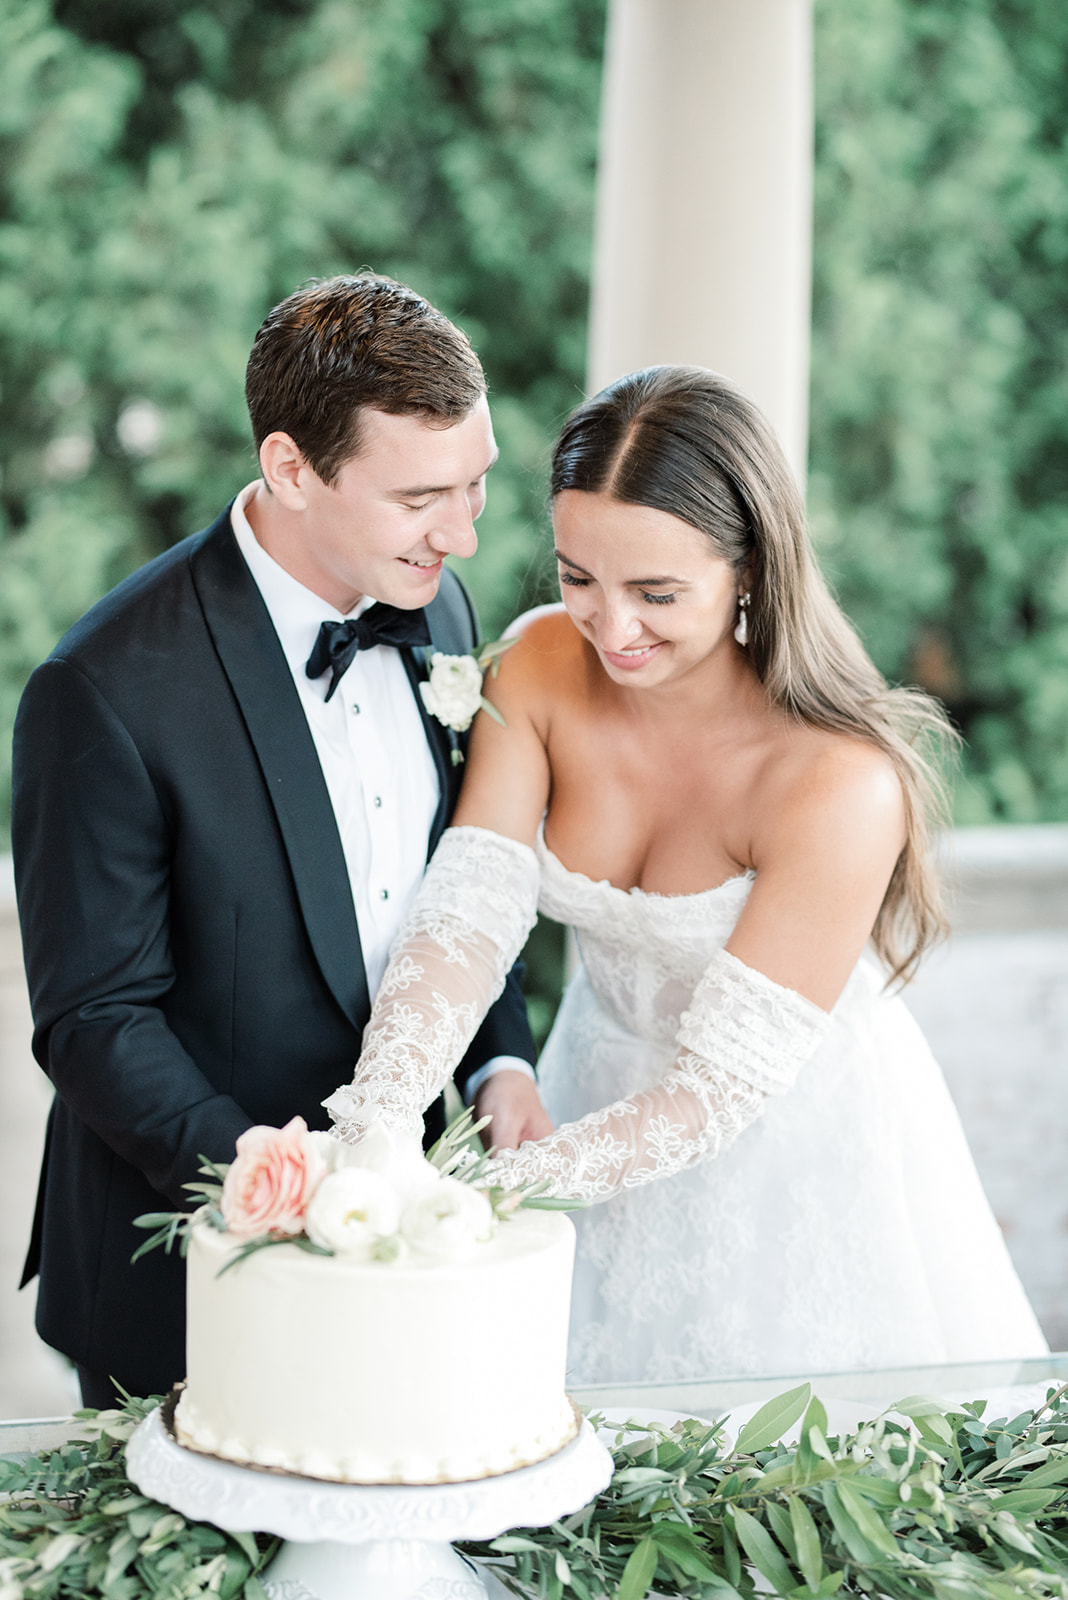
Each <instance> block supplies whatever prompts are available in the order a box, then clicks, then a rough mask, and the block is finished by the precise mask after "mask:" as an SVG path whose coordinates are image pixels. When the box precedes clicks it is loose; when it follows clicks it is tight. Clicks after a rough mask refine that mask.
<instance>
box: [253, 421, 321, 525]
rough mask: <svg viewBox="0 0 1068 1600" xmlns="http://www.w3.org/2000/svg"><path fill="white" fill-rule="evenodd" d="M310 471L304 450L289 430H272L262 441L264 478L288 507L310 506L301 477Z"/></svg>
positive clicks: (294, 509)
mask: <svg viewBox="0 0 1068 1600" xmlns="http://www.w3.org/2000/svg"><path fill="white" fill-rule="evenodd" d="M310 471H311V468H310V467H309V465H308V462H307V458H306V457H305V455H304V452H303V451H302V450H301V449H300V447H299V446H298V445H297V443H296V441H295V440H293V439H291V438H290V436H289V434H288V433H269V434H268V435H267V437H266V439H264V441H263V443H262V444H261V445H260V472H261V473H262V474H263V481H264V483H265V484H266V485H267V487H268V489H269V490H270V491H271V494H272V495H273V496H274V498H275V499H276V500H277V501H278V503H279V505H281V506H284V507H285V509H286V510H287V511H306V510H307V506H308V497H307V495H306V494H305V492H304V485H303V481H302V479H303V477H304V475H305V474H307V473H308V472H310Z"/></svg>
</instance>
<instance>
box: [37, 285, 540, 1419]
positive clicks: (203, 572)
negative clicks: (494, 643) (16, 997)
mask: <svg viewBox="0 0 1068 1600" xmlns="http://www.w3.org/2000/svg"><path fill="white" fill-rule="evenodd" d="M246 393H247V398H248V405H249V413H250V417H251V421H252V429H253V434H254V436H255V441H256V445H257V448H258V450H259V459H260V469H261V473H262V477H261V478H260V479H259V480H257V481H256V482H255V483H252V484H250V485H248V487H247V488H245V489H243V490H242V492H241V493H240V494H239V495H238V496H237V498H236V500H235V501H234V502H233V503H232V505H230V506H228V507H227V509H226V510H225V511H224V512H223V513H222V514H221V516H220V517H219V518H218V519H217V521H216V522H215V523H214V524H213V525H212V526H211V527H210V528H208V529H207V530H206V531H205V532H203V533H199V534H196V535H195V536H193V537H192V538H189V539H186V540H185V541H183V542H182V543H181V544H179V545H177V546H176V547H175V548H174V549H172V550H170V551H168V552H167V553H166V554H165V555H163V556H160V557H159V558H158V559H157V560H155V561H152V562H150V563H149V564H148V565H147V566H146V567H143V568H142V569H141V570H140V571H139V572H137V573H135V574H134V575H133V576H132V577H131V578H129V579H127V580H126V582H125V583H123V584H121V585H120V586H119V587H118V588H117V589H116V590H115V591H114V592H113V593H112V594H110V595H108V596H106V597H105V599H103V600H102V601H100V602H99V604H98V605H96V606H94V607H93V609H92V610H91V611H90V612H89V613H88V614H87V615H86V616H85V617H83V618H82V620H81V621H80V622H79V623H77V624H76V625H75V626H74V627H73V628H72V629H71V630H70V632H69V633H68V634H67V635H66V636H65V638H64V639H62V640H61V641H60V643H59V644H58V645H57V647H56V649H55V650H54V651H53V653H52V655H51V656H50V657H49V659H48V660H47V661H46V662H45V663H44V664H43V665H42V666H41V667H39V668H38V669H37V671H36V672H35V673H34V675H33V677H32V678H31V680H30V683H29V685H28V687H27V689H26V692H25V695H24V697H23V700H22V704H21V706H20V708H19V714H18V720H17V724H16V729H15V770H14V800H13V805H14V818H13V847H14V854H15V870H16V881H17V887H18V895H19V912H20V917H21V922H22V932H23V942H24V948H25V957H26V969H27V973H28V976H29V983H30V994H31V1001H32V1005H33V1015H34V1023H35V1033H34V1051H35V1054H36V1056H37V1059H38V1061H39V1062H40V1064H41V1066H42V1067H43V1068H44V1069H45V1071H46V1072H47V1073H48V1074H49V1076H50V1077H51V1079H52V1081H53V1083H54V1085H55V1089H56V1099H55V1102H54V1104H53V1107H52V1112H51V1115H50V1118H49V1124H48V1133H47V1139H46V1147H45V1158H44V1167H43V1171H42V1176H41V1186H40V1191H39V1194H38V1202H37V1213H36V1217H35V1221H34V1231H33V1240H32V1243H31V1247H30V1254H29V1258H28V1260H27V1264H26V1273H25V1276H24V1279H23V1281H24V1282H27V1281H28V1280H29V1279H30V1278H32V1276H33V1275H34V1273H36V1272H38V1271H39V1272H40V1279H41V1282H40V1292H39V1297H38V1305H37V1327H38V1331H39V1332H40V1334H41V1336H42V1337H43V1338H44V1339H45V1340H47V1342H48V1343H49V1344H51V1345H54V1346H55V1347H56V1348H57V1349H59V1350H62V1351H64V1352H65V1353H66V1354H67V1355H68V1356H70V1357H71V1359H72V1360H73V1361H74V1362H75V1364H76V1365H77V1367H78V1369H79V1377H80V1380H81V1383H82V1393H83V1399H84V1401H85V1403H86V1404H90V1405H107V1404H110V1403H111V1395H112V1389H111V1384H110V1381H109V1379H110V1378H111V1377H114V1378H115V1379H117V1381H118V1382H119V1383H120V1384H121V1385H122V1386H123V1387H124V1388H126V1389H128V1390H130V1391H131V1392H132V1393H134V1394H149V1393H158V1392H160V1391H162V1390H165V1389H167V1388H168V1387H169V1386H170V1385H171V1384H173V1383H174V1382H175V1381H176V1380H178V1379H179V1378H181V1377H183V1376H184V1372H185V1361H184V1333H185V1328H184V1264H183V1263H182V1262H181V1261H180V1260H179V1259H178V1258H177V1257H175V1256H166V1255H164V1253H163V1252H161V1251H156V1252H153V1253H152V1254H150V1255H148V1256H146V1257H144V1258H142V1259H141V1260H140V1261H139V1262H138V1263H137V1264H136V1265H133V1266H131V1263H130V1257H131V1255H132V1254H133V1252H134V1250H135V1249H136V1248H137V1245H138V1243H139V1242H140V1241H141V1239H142V1238H143V1235H141V1234H139V1233H138V1232H136V1231H135V1229H134V1228H133V1226H132V1222H133V1218H134V1217H136V1216H138V1215H139V1214H140V1213H142V1212H147V1211H160V1210H169V1209H172V1208H182V1209H185V1208H187V1207H188V1206H189V1204H190V1200H189V1196H188V1194H187V1193H186V1192H185V1190H184V1189H183V1187H182V1186H183V1184H185V1183H186V1182H188V1181H190V1180H192V1179H194V1178H195V1177H196V1175H197V1167H198V1165H199V1157H200V1156H202V1155H204V1156H208V1157H210V1158H211V1159H213V1160H215V1161H228V1160H230V1159H232V1157H233V1152H234V1142H235V1140H236V1139H237V1137H238V1135H239V1134H241V1133H242V1132H243V1131H244V1130H245V1129H246V1128H248V1127H249V1126H250V1125H252V1124H253V1123H271V1124H274V1125H281V1124H283V1123H285V1122H287V1121H288V1120H289V1118H290V1117H293V1116H295V1115H298V1114H299V1115H300V1116H303V1117H304V1118H305V1119H306V1121H307V1122H308V1124H309V1125H310V1126H312V1127H323V1126H325V1125H326V1115H325V1113H324V1112H323V1111H322V1109H321V1107H320V1101H322V1100H323V1099H324V1098H325V1097H326V1096H327V1095H329V1094H330V1093H331V1092H332V1091H333V1090H334V1089H336V1088H337V1087H338V1085H339V1084H342V1083H346V1082H348V1081H349V1079H350V1078H351V1075H352V1069H353V1064H354V1062H355V1060H356V1058H357V1056H358V1054H359V1050H360V1038H361V1034H362V1031H363V1027H364V1025H365V1023H366V1021H367V1018H368V1014H369V1011H370V1006H371V1002H372V999H373V997H374V993H375V990H376V988H377V986H378V983H379V981H380V979H381V976H382V973H383V970H384V968H385V963H386V955H387V951H388V948H389V944H390V942H391V940H392V939H393V937H394V935H395V933H396V931H397V929H398V926H399V924H400V922H401V921H402V919H403V916H404V914H405V911H406V909H407V906H408V904H409V903H410V901H411V898H412V896H413V895H414V893H415V890H416V888H417V886H418V883H419V881H420V879H421V877H422V873H423V869H424V867H425V865H426V860H427V856H428V854H429V853H430V852H431V851H432V850H433V847H434V845H435V844H436V842H437V840H438V837H439V836H440V834H441V832H442V829H443V828H444V827H445V825H446V824H447V822H448V819H449V816H450V814H451V811H452V807H453V805H454V803H455V800H456V795H457V790H458V787H459V778H460V773H461V771H462V769H461V768H458V767H457V766H455V765H454V764H453V763H452V761H451V759H450V755H451V751H450V734H449V731H448V730H447V729H446V728H444V727H443V726H442V725H441V724H440V723H438V722H437V721H436V720H435V719H434V718H433V717H432V716H430V715H429V713H428V712H427V711H426V710H425V708H424V706H423V703H422V700H421V698H420V696H419V693H418V685H419V682H420V680H421V678H422V677H423V676H425V662H426V657H427V654H428V652H429V650H431V649H436V650H440V651H443V652H445V653H447V654H462V653H464V652H466V651H468V650H470V649H471V648H472V646H473V644H474V642H475V620H474V615H473V612H472V609H471V604H470V601H469V600H468V598H467V595H466V593H465V592H464V590H463V588H462V587H461V585H460V583H459V582H458V580H457V579H456V578H455V577H454V576H453V574H452V573H451V572H449V571H447V570H446V569H445V568H444V566H443V564H442V562H443V558H444V557H445V556H446V555H450V554H452V555H458V556H468V555H471V554H472V553H473V551H474V549H475V545H476V539H475V532H474V526H473V524H474V521H475V519H476V518H477V517H478V515H479V513H480V512H481V510H482V507H483V504H484V502H485V480H486V474H487V472H488V471H489V469H490V467H491V466H492V465H493V462H494V460H495V458H496V447H495V445H494V440H493V432H492V428H491V425H490V416H489V409H488V406H487V403H486V385H485V379H484V377H483V374H482V369H481V366H480V365H479V362H478V359H477V357H476V356H475V354H474V351H473V350H472V349H471V346H470V345H469V344H468V342H467V339H466V338H465V336H464V335H463V334H462V333H461V332H460V331H459V330H458V329H457V328H455V327H454V326H453V325H452V324H451V323H450V322H449V321H448V320H447V319H446V318H445V317H443V316H442V315H441V313H440V312H438V311H436V310H434V308H433V307H431V306H430V305H428V304H427V303H426V301H424V300H422V299H421V298H420V297H419V296H418V295H417V294H415V293H414V292H413V291H412V290H411V289H408V288H406V287H405V286H404V285H402V284H399V283H395V282H393V281H392V280H390V279H386V278H380V277H376V276H373V275H370V274H362V275H359V276H355V277H341V278H334V279H331V280H328V281H326V282H322V283H318V284H315V285H313V286H311V287H308V288H305V289H302V290H300V291H298V292H297V293H296V294H293V295H291V296H290V297H289V298H288V299H287V300H285V301H283V302H282V304H281V305H279V306H277V307H276V308H275V309H274V310H273V311H272V312H271V313H270V315H269V316H268V317H267V319H266V321H265V322H264V324H263V326H262V327H261V329H260V331H259V333H258V334H257V336H256V341H255V344H254V347H253V350H252V354H251V357H250V360H249V365H248V373H247V383H246ZM376 602H377V604H376ZM451 737H452V738H453V740H454V741H455V735H452V736H451ZM533 1057H534V1052H533V1047H532V1044H531V1038H530V1032H529V1029H528V1027H527V1022H526V1014H525V1009H524V1005H523V1000H522V996H521V994H520V992H519V988H518V984H517V982H516V979H515V975H514V974H513V975H512V976H511V977H510V979H509V981H508V985H507V987H506V989H505V992H504V994H503V995H502V997H501V999H500V1000H499V1001H498V1002H497V1004H496V1006H495V1007H494V1008H493V1010H492V1011H491V1012H490V1013H489V1016H488V1017H487V1019H486V1021H485V1023H484V1024H483V1027H482V1029H481V1031H480V1033H479V1034H478V1036H477V1037H476V1039H475V1041H474V1044H473V1045H472V1048H471V1050H470V1052H469V1053H468V1055H467V1057H466V1059H465V1061H464V1063H463V1064H462V1067H461V1068H460V1070H459V1071H458V1073H457V1080H458V1082H459V1083H460V1085H461V1087H463V1085H464V1082H465V1080H466V1081H470V1080H472V1076H473V1075H475V1082H476V1083H477V1084H479V1085H481V1087H479V1089H478V1099H477V1102H476V1104H477V1109H478V1110H479V1112H480V1113H484V1112H492V1113H493V1115H494V1136H495V1139H496V1141H497V1142H498V1143H499V1144H514V1143H518V1142H519V1140H520V1139H521V1138H524V1137H538V1136H540V1135H541V1134H542V1133H544V1132H546V1131H547V1130H548V1127H549V1124H548V1122H547V1119H546V1118H545V1114H544V1112H543V1111H542V1110H541V1107H540V1103H539V1102H538V1099H537V1092H536V1089H535V1087H534V1084H533V1074H532V1071H531V1067H530V1063H531V1062H532V1061H533ZM438 1115H439V1119H440V1113H439V1114H438ZM236 1332H237V1330H234V1329H220V1338H230V1337H233V1336H235V1334H236Z"/></svg>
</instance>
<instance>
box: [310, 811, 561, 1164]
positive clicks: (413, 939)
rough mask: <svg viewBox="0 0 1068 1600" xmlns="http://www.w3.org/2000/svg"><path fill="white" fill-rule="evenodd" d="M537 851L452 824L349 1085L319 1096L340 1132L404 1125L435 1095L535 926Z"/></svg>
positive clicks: (413, 1125)
mask: <svg viewBox="0 0 1068 1600" xmlns="http://www.w3.org/2000/svg"><path fill="white" fill-rule="evenodd" d="M537 893H538V864H537V860H536V858H535V856H534V852H533V851H532V850H530V849H528V848H527V847H526V846H525V845H521V844H517V843H516V842H515V841H514V840H512V839H505V838H502V837H501V836H500V835H499V834H495V833H489V832H487V831H486V830H485V829H483V828H449V829H447V830H446V832H445V833H444V834H443V836H442V839H441V843H440V844H439V845H438V848H437V850H436V851H435V852H434V859H433V861H432V862H431V864H430V866H429V867H428V868H427V874H426V877H425V879H424V880H423V885H422V888H421V889H420V891H419V894H418V895H417V896H416V899H415V902H414V903H413V905H412V909H411V912H410V913H409V915H408V917H407V919H406V920H405V922H404V924H403V925H402V927H401V929H400V932H399V933H398V935H397V938H396V941H395V943H394V946H393V954H392V956H391V959H390V963H389V966H388V967H387V969H386V974H385V977H384V978H383V980H382V986H381V988H380V989H379V991H378V995H377V997H376V999H375V1003H374V1008H373V1010H372V1012H371V1017H370V1020H369V1022H368V1024H367V1027H366V1029H365V1030H364V1036H363V1051H362V1053H361V1055H360V1059H359V1062H358V1063H357V1066H356V1072H355V1075H354V1077H353V1080H352V1083H351V1084H349V1085H348V1086H346V1087H344V1088H341V1089H338V1090H337V1091H336V1092H335V1093H334V1094H332V1095H331V1096H330V1098H329V1100H325V1101H324V1102H323V1104H324V1105H325V1106H326V1108H327V1110H328V1111H329V1112H330V1115H331V1117H332V1118H333V1120H334V1123H335V1129H334V1131H335V1132H336V1133H337V1134H338V1136H339V1137H340V1138H342V1139H346V1140H348V1141H349V1142H355V1141H356V1140H357V1139H358V1138H359V1137H360V1135H361V1134H362V1133H363V1132H364V1130H365V1129H366V1127H367V1126H368V1124H369V1123H370V1122H371V1121H373V1120H374V1119H375V1118H376V1117H381V1118H382V1120H383V1121H385V1122H387V1123H389V1124H390V1125H392V1126H393V1127H396V1128H400V1129H403V1130H404V1131H405V1132H409V1133H419V1132H420V1131H421V1129H422V1123H423V1111H424V1109H425V1108H426V1107H427V1106H428V1105H429V1104H430V1102H431V1101H432V1100H433V1099H434V1098H435V1096H436V1095H438V1094H440V1092H441V1090H442V1088H443V1087H444V1085H445V1083H446V1082H447V1080H448V1078H449V1076H450V1074H451V1073H452V1071H453V1068H454V1067H455V1066H456V1063H457V1062H458V1061H459V1060H460V1058H461V1056H462V1055H463V1053H464V1051H465V1050H466V1049H467V1046H468V1045H469V1044H470V1042H471V1040H472V1039H473V1038H474V1035H475V1032H476V1030H477V1028H478V1025H479V1023H480V1022H481V1021H482V1018H483V1016H484V1015H485V1013H486V1010H487V1009H488V1007H489V1006H491V1005H492V1004H493V1002H494V1000H496V998H497V996H498V995H499V994H500V992H501V990H502V989H503V988H504V980H505V978H506V977H507V975H508V972H509V970H510V968H511V966H512V963H513V962H514V960H515V958H516V956H517V955H518V954H519V951H520V950H521V949H522V947H523V945H524V943H525V942H526V937H527V934H528V933H529V932H530V930H531V928H532V927H533V925H534V918H535V912H536V904H537Z"/></svg>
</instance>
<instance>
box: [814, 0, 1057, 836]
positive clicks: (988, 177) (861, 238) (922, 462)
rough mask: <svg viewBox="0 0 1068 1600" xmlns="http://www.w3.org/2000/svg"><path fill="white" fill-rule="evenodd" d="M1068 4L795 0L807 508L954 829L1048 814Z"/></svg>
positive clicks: (1053, 729) (1053, 794)
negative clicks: (804, 13) (946, 711)
mask: <svg viewBox="0 0 1068 1600" xmlns="http://www.w3.org/2000/svg"><path fill="white" fill-rule="evenodd" d="M1066 82H1068V9H1066V8H1065V7H1064V6H1063V4H1061V3H1060V0H938V3H936V4H932V3H929V0H864V3H863V4H860V5H858V4H856V3H854V0H817V96H818V117H817V162H816V195H817V198H816V276H815V305H814V351H813V408H812V420H813V430H812V474H811V480H810V505H811V511H812V518H813V527H814V532H815V535H816V538H817V542H818V545H819V547H820V549H821V554H822V557H823V560H824V563H825V565H826V566H827V568H828V570H829V571H830V573H831V575H832V576H833V578H834V579H835V582H836V584H837V587H838V591H839V594H840V596H841V599H842V601H843V603H844V605H845V607H846V610H847V611H848V612H849V613H850V615H851V616H852V617H853V618H854V619H855V620H856V622H857V624H858V626H859V627H860V630H861V632H862V634H863V636H864V638H865V640H866V642H867V644H868V646H869V648H870V650H871V651H872V654H873V655H874V656H875V659H876V660H877V662H878V663H879V665H880V666H881V667H882V668H883V670H884V671H885V672H887V673H888V674H889V676H891V677H892V678H895V679H898V680H902V679H904V680H906V681H912V682H916V681H919V682H922V683H924V684H925V685H926V686H927V687H929V688H930V689H931V690H933V691H934V692H935V693H936V694H938V695H940V696H941V697H942V698H943V699H944V700H945V701H946V703H947V705H948V706H949V708H950V710H951V712H952V713H953V714H954V716H955V717H956V719H957V721H958V722H959V724H960V726H961V728H962V730H963V732H964V734H965V736H966V739H967V746H966V750H965V756H964V774H963V781H962V782H961V783H960V784H959V785H958V800H957V807H958V816H959V817H960V819H961V820H962V821H970V822H974V821H987V820H997V819H1002V818H1004V819H1007V820H1012V821H1018V822H1027V821H1034V820H1040V819H1047V820H1055V819H1064V818H1066V817H1068V493H1066V491H1068V324H1066V318H1065V299H1064V271H1065V264H1066V262H1068V162H1066V156H1068V150H1066V142H1068V141H1066V136H1068V99H1066V97H1065V93H1064V85H1065V83H1066Z"/></svg>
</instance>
